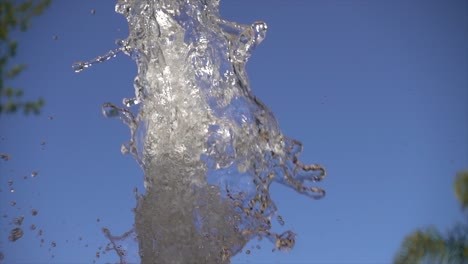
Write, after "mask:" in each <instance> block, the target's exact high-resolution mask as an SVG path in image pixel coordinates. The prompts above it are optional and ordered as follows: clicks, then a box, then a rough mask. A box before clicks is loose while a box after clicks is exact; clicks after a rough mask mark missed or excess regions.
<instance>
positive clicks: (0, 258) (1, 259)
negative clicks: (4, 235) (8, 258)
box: [0, 252, 5, 262]
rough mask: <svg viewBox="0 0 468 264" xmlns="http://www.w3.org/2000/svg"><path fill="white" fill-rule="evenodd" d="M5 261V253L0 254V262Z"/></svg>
mask: <svg viewBox="0 0 468 264" xmlns="http://www.w3.org/2000/svg"><path fill="white" fill-rule="evenodd" d="M3 260H5V255H4V254H3V252H0V262H1V261H3Z"/></svg>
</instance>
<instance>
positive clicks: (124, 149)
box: [120, 144, 130, 155]
mask: <svg viewBox="0 0 468 264" xmlns="http://www.w3.org/2000/svg"><path fill="white" fill-rule="evenodd" d="M120 152H122V154H124V155H127V154H128V153H130V149H129V147H128V144H122V146H120Z"/></svg>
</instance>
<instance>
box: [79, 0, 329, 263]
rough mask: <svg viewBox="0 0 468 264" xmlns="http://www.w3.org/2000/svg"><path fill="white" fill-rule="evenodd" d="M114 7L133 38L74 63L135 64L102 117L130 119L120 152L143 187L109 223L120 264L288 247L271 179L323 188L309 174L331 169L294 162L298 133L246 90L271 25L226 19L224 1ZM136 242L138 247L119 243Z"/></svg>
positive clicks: (314, 193)
mask: <svg viewBox="0 0 468 264" xmlns="http://www.w3.org/2000/svg"><path fill="white" fill-rule="evenodd" d="M116 12H118V13H120V14H122V15H124V16H125V17H126V18H127V20H128V25H129V31H130V33H129V36H128V38H127V39H125V40H119V41H117V44H118V45H119V48H117V49H115V50H112V51H110V52H109V53H107V54H106V55H104V56H100V57H97V58H96V59H94V60H92V61H90V62H79V63H76V64H75V65H74V67H73V68H74V70H75V71H76V72H80V71H81V70H83V69H85V68H87V67H89V66H91V65H93V64H95V63H100V62H103V61H106V60H108V59H110V58H112V57H115V56H116V55H117V54H118V53H119V52H123V53H125V54H127V55H129V56H131V57H132V58H133V59H134V60H135V62H136V64H137V67H138V75H137V76H136V77H135V81H134V88H135V96H134V97H132V98H125V99H123V105H124V106H122V107H119V106H116V105H114V104H112V103H106V104H104V105H103V113H104V115H106V116H109V117H112V116H118V117H119V118H120V119H121V120H123V122H124V123H125V124H127V125H128V126H129V127H130V131H131V140H130V142H128V143H126V144H123V145H122V152H123V153H131V154H132V155H133V156H134V157H135V159H136V160H137V161H138V163H139V164H140V166H141V167H142V169H143V170H144V173H145V179H144V181H145V188H146V192H145V194H143V195H140V196H138V197H137V198H138V204H137V207H136V208H135V224H134V229H133V230H132V232H130V233H128V234H126V235H124V236H121V237H115V236H112V235H111V234H110V231H109V230H105V232H104V233H105V235H106V236H107V237H108V238H109V239H110V240H111V241H112V245H114V246H113V247H111V249H112V250H115V251H116V252H117V253H118V255H119V257H120V260H121V262H126V261H135V260H137V261H141V262H143V263H229V262H230V258H231V257H232V256H234V255H235V254H237V253H239V252H241V250H242V248H243V247H244V245H245V244H246V243H247V242H248V241H250V240H251V239H253V238H260V239H261V238H264V237H265V238H268V239H270V240H271V241H272V242H273V244H274V246H275V247H276V248H277V249H279V250H289V249H290V248H292V247H293V246H294V236H295V234H294V233H293V232H291V231H286V232H283V233H276V232H274V231H272V230H271V229H272V225H271V221H272V220H274V219H276V220H277V221H278V222H279V223H280V224H281V225H282V224H284V221H283V219H282V218H281V217H280V216H279V215H277V208H276V206H275V203H274V202H273V201H272V199H271V198H270V193H269V187H270V185H271V184H272V183H273V182H277V183H281V184H283V185H285V186H288V187H290V188H293V189H294V190H296V191H297V192H299V193H301V194H304V195H307V196H309V197H311V198H314V199H318V198H322V197H323V196H324V195H325V192H324V191H323V190H322V189H320V188H318V187H314V186H312V185H311V183H313V182H317V181H320V180H321V179H322V178H323V177H324V176H325V170H324V168H323V167H322V166H320V165H315V164H314V165H304V164H302V163H301V162H300V161H299V159H298V155H299V154H300V152H301V150H302V145H301V143H300V142H298V141H296V140H293V139H290V138H287V137H285V136H284V135H283V134H282V133H281V131H280V129H279V127H278V124H277V121H276V119H275V117H274V116H273V114H272V112H271V111H270V110H269V109H268V107H266V106H265V105H264V104H263V103H262V102H260V100H258V99H257V98H256V97H255V96H254V95H253V94H252V92H251V89H250V86H249V82H248V80H247V75H246V72H245V64H246V62H247V61H248V59H249V57H250V55H251V53H252V51H253V50H254V49H255V48H256V46H257V45H259V44H260V43H261V42H262V41H263V39H264V38H265V35H266V32H267V25H266V24H265V23H264V22H255V23H253V24H252V25H243V24H238V23H234V22H229V21H226V20H223V19H222V18H220V16H219V1H217V0H119V1H118V3H117V4H116ZM135 109H137V110H136V111H135ZM133 241H137V242H138V247H139V251H138V254H137V256H136V257H135V256H131V254H132V252H129V251H128V250H127V251H126V250H123V249H122V246H118V245H117V244H120V245H128V244H131V243H136V242H133ZM133 253H134V252H133Z"/></svg>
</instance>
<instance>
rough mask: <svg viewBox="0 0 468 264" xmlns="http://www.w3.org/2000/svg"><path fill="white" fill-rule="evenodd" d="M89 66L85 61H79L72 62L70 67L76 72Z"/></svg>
mask: <svg viewBox="0 0 468 264" xmlns="http://www.w3.org/2000/svg"><path fill="white" fill-rule="evenodd" d="M89 66H90V65H89V64H87V63H85V62H82V61H79V62H75V63H73V65H72V68H73V71H75V72H76V73H78V72H82V71H83V70H84V69H85V68H87V67H89Z"/></svg>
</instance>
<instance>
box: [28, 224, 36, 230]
mask: <svg viewBox="0 0 468 264" xmlns="http://www.w3.org/2000/svg"><path fill="white" fill-rule="evenodd" d="M36 228H37V227H36V225H34V224H33V225H31V226H30V227H29V229H31V230H33V231H34V230H36Z"/></svg>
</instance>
